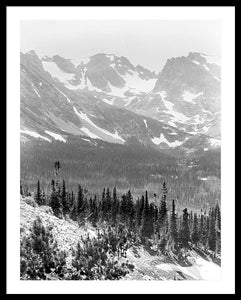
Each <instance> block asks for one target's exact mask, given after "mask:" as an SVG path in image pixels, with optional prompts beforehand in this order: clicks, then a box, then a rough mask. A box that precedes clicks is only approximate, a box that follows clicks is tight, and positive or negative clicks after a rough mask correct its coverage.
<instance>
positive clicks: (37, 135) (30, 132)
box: [20, 129, 51, 143]
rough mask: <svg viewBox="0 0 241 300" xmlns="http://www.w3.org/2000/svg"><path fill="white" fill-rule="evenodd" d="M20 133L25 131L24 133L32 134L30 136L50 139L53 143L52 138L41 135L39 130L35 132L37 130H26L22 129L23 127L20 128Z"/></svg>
mask: <svg viewBox="0 0 241 300" xmlns="http://www.w3.org/2000/svg"><path fill="white" fill-rule="evenodd" d="M20 133H24V134H27V135H30V136H32V137H34V138H36V139H43V140H45V141H48V142H50V143H51V140H50V139H48V138H46V137H44V136H42V135H40V134H39V133H37V132H35V131H30V130H27V129H25V130H22V129H21V130H20Z"/></svg>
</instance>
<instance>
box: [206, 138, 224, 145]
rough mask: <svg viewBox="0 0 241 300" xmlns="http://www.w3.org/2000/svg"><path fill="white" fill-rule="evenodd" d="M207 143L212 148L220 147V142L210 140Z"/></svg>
mask: <svg viewBox="0 0 241 300" xmlns="http://www.w3.org/2000/svg"><path fill="white" fill-rule="evenodd" d="M209 143H210V145H211V146H212V147H218V146H221V140H218V139H214V138H210V139H209Z"/></svg>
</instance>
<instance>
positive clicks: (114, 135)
mask: <svg viewBox="0 0 241 300" xmlns="http://www.w3.org/2000/svg"><path fill="white" fill-rule="evenodd" d="M73 110H74V112H75V114H76V115H77V116H78V117H79V118H80V120H81V121H84V125H87V126H84V128H85V129H84V130H85V133H86V134H87V135H88V136H90V135H92V136H90V137H93V136H94V135H95V136H96V137H95V138H99V139H103V137H102V136H101V134H102V135H103V134H104V136H109V137H111V138H113V139H114V140H119V141H121V142H123V143H124V142H125V140H124V139H123V138H122V137H121V136H120V135H119V134H118V132H117V130H115V133H111V132H109V131H108V130H106V129H103V128H100V127H98V126H97V125H95V124H94V123H93V122H92V121H91V120H90V119H89V117H88V116H87V115H86V114H85V113H83V112H78V110H77V109H76V107H73ZM88 125H89V127H88ZM86 129H87V130H86ZM91 129H92V130H91ZM93 129H95V130H97V131H94V132H93ZM82 130H83V127H82ZM98 132H99V133H100V135H99V134H98ZM93 138H94V137H93Z"/></svg>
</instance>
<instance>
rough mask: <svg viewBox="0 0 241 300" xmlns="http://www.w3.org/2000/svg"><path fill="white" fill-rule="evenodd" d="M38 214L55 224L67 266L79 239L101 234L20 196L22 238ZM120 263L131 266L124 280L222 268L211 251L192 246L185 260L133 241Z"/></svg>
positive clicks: (189, 275) (199, 275)
mask: <svg viewBox="0 0 241 300" xmlns="http://www.w3.org/2000/svg"><path fill="white" fill-rule="evenodd" d="M37 217H40V219H41V221H42V223H43V225H44V226H45V227H49V226H51V227H52V233H53V237H54V239H55V240H56V241H57V245H58V247H59V248H60V249H61V250H62V251H65V253H66V264H67V268H68V269H69V268H71V261H72V259H73V251H72V250H73V249H74V248H76V247H77V245H78V243H80V245H81V246H82V245H83V241H84V240H85V239H86V238H88V239H90V240H92V239H95V238H96V237H97V235H98V234H99V233H98V229H97V228H98V227H97V228H94V227H93V226H92V225H91V224H90V223H87V222H85V224H82V225H81V226H79V225H78V222H76V221H73V220H70V219H68V218H66V219H60V218H58V217H56V216H55V215H54V214H53V211H52V209H51V207H49V206H38V204H37V203H36V202H35V201H34V199H33V198H31V197H21V199H20V229H21V241H23V239H24V238H25V237H27V236H29V235H30V233H31V232H32V229H31V228H32V226H33V224H34V221H35V220H36V218H37ZM118 263H119V264H122V263H125V264H126V265H127V266H131V267H130V268H129V269H128V271H127V272H125V273H123V276H122V277H121V279H124V280H185V279H189V280H218V279H219V277H220V270H221V268H220V259H219V257H218V256H216V258H215V262H214V261H213V260H212V259H211V258H210V255H209V253H208V251H206V252H204V250H201V249H198V248H196V249H195V250H194V249H193V248H192V250H190V251H189V252H188V255H187V257H186V259H185V261H184V260H180V259H179V258H178V257H177V256H176V255H174V254H173V253H172V252H167V253H161V252H160V251H159V250H157V248H155V246H149V245H143V244H142V243H140V242H136V243H135V244H130V245H129V246H128V249H127V250H126V251H125V252H124V255H121V256H120V257H119V256H118ZM51 279H53V278H51ZM111 279H112V278H111ZM118 279H120V278H118Z"/></svg>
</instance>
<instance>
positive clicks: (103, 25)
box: [20, 20, 221, 72]
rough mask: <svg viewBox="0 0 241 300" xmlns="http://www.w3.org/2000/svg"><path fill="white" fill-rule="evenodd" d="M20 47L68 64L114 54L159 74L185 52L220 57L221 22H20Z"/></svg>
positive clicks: (24, 50) (184, 54)
mask: <svg viewBox="0 0 241 300" xmlns="http://www.w3.org/2000/svg"><path fill="white" fill-rule="evenodd" d="M20 41H21V42H20V44H21V51H22V52H24V53H25V52H27V51H30V50H35V51H36V53H37V54H38V55H39V56H43V55H49V56H52V55H56V54H58V55H60V56H63V57H65V58H72V59H73V58H85V57H89V56H92V55H94V54H97V53H107V54H115V55H117V56H126V57H127V58H128V59H129V60H130V62H131V63H132V64H134V65H137V64H140V65H142V66H143V67H146V68H149V69H150V70H153V71H157V72H159V71H160V70H161V69H162V67H163V65H164V64H165V62H166V60H167V59H168V58H171V57H175V56H186V55H188V53H189V52H190V51H192V52H202V53H206V54H209V55H221V53H220V51H221V22H220V21H215V20H214V21H207V20H205V21H202V20H200V21H199V20H194V21H190V20H189V21H182V20H180V21H159V20H156V21H155V20H150V21H147V20H143V21H139V20H133V21H131V20H130V21H129V20H128V21H127V20H123V21H119V20H113V21H111V20H106V21H104V20H103V21H102V20H98V21H97V20H96V21H91V20H90V21H84V20H81V21H79V20H76V21H74V20H70V21H66V20H63V21H58V20H54V21H46V20H44V21H41V20H35V21H32V20H30V21H21V26H20Z"/></svg>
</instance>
